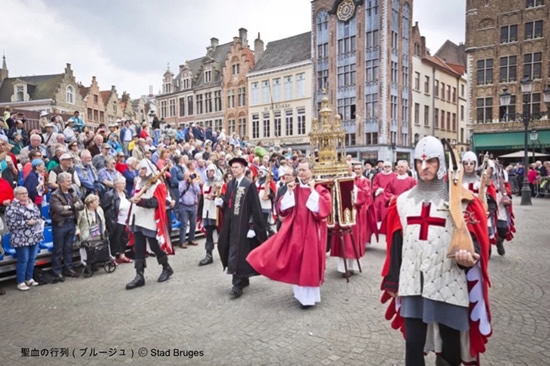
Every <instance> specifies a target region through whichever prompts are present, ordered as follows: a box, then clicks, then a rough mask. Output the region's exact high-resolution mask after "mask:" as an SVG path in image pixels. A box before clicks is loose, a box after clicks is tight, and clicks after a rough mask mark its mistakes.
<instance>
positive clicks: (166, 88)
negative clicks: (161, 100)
mask: <svg viewBox="0 0 550 366" xmlns="http://www.w3.org/2000/svg"><path fill="white" fill-rule="evenodd" d="M171 92H172V83H171V82H170V81H169V82H167V83H164V94H168V93H171Z"/></svg>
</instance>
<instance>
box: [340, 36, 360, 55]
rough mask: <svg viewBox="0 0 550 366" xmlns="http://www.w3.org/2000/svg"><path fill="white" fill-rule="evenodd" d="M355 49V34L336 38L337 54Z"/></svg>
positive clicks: (343, 53)
mask: <svg viewBox="0 0 550 366" xmlns="http://www.w3.org/2000/svg"><path fill="white" fill-rule="evenodd" d="M355 49H356V39H355V36H349V37H345V38H342V39H339V40H338V54H339V55H345V54H347V53H353V52H355Z"/></svg>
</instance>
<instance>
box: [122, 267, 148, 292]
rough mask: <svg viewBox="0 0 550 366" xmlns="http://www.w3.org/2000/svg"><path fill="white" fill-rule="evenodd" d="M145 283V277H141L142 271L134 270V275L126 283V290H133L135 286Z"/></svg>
mask: <svg viewBox="0 0 550 366" xmlns="http://www.w3.org/2000/svg"><path fill="white" fill-rule="evenodd" d="M144 285H145V278H144V277H143V271H136V277H135V278H134V279H133V280H132V281H130V282H128V283H127V284H126V290H133V289H135V288H136V287H141V286H144Z"/></svg>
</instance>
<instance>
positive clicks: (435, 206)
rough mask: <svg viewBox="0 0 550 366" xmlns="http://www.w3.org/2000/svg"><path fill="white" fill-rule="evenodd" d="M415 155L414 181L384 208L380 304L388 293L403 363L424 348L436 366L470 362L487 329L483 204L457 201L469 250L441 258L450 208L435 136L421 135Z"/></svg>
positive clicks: (419, 358)
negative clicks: (400, 335) (401, 342)
mask: <svg viewBox="0 0 550 366" xmlns="http://www.w3.org/2000/svg"><path fill="white" fill-rule="evenodd" d="M414 159H415V167H416V170H417V172H418V177H419V180H418V184H417V186H416V187H414V188H413V189H411V190H410V191H408V192H405V193H404V194H402V195H401V196H399V197H397V198H396V199H394V200H393V201H392V203H391V205H390V208H389V212H388V219H387V222H388V228H387V255H386V261H385V264H384V268H383V270H382V276H383V277H384V279H383V282H382V285H381V289H382V290H383V291H384V294H383V296H382V302H386V301H388V300H389V299H391V298H392V297H393V299H392V301H391V302H390V305H389V306H388V310H387V312H386V319H388V320H392V327H393V328H394V329H399V328H401V331H402V332H403V334H404V335H405V339H406V342H405V346H406V347H405V349H406V351H405V364H406V365H407V366H411V365H414V366H417V365H424V354H425V352H428V351H435V352H437V361H436V365H460V364H461V362H464V363H468V364H470V363H471V364H477V362H478V361H479V354H480V353H482V352H484V351H485V344H486V343H487V339H488V337H489V336H490V335H491V332H492V330H491V323H490V313H489V303H488V286H489V277H488V272H487V263H488V254H489V243H488V240H487V225H486V224H485V212H484V208H483V205H482V204H481V202H480V201H479V199H478V198H474V200H473V201H472V202H471V203H469V204H466V203H462V207H460V209H461V211H462V210H464V209H465V210H466V215H465V225H467V229H468V231H469V233H470V235H471V238H472V241H473V244H474V248H475V253H470V252H468V251H466V250H459V251H457V252H456V254H455V255H454V257H448V256H447V249H448V247H449V244H450V243H451V237H452V235H453V219H452V216H451V212H450V210H451V209H453V208H452V207H449V206H448V205H449V203H448V202H450V201H449V188H448V185H447V184H448V183H447V181H446V180H445V179H444V176H445V174H446V166H445V158H444V151H443V146H442V145H441V142H440V141H439V140H438V139H436V138H435V137H433V136H427V137H424V138H423V139H421V140H420V141H419V142H418V145H417V146H416V148H415V151H414ZM474 285H475V286H474ZM403 325H404V326H405V329H402V327H403Z"/></svg>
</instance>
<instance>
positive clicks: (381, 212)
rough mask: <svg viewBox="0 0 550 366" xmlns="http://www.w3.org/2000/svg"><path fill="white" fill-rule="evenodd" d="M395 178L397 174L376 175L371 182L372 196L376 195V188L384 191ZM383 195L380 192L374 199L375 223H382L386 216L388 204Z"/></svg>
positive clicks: (381, 173)
mask: <svg viewBox="0 0 550 366" xmlns="http://www.w3.org/2000/svg"><path fill="white" fill-rule="evenodd" d="M395 177H397V174H395V173H390V174H384V173H383V172H380V173H378V174H376V176H375V177H374V180H373V181H372V191H373V194H376V191H377V190H378V188H382V189H384V191H385V189H386V187H387V186H388V185H389V184H390V182H391V181H392V180H394V179H395ZM384 193H385V192H382V193H380V194H379V195H378V196H376V197H375V198H374V207H375V208H376V221H377V222H380V221H383V220H384V218H385V217H386V215H387V214H388V202H387V197H386V195H385V194H384Z"/></svg>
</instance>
